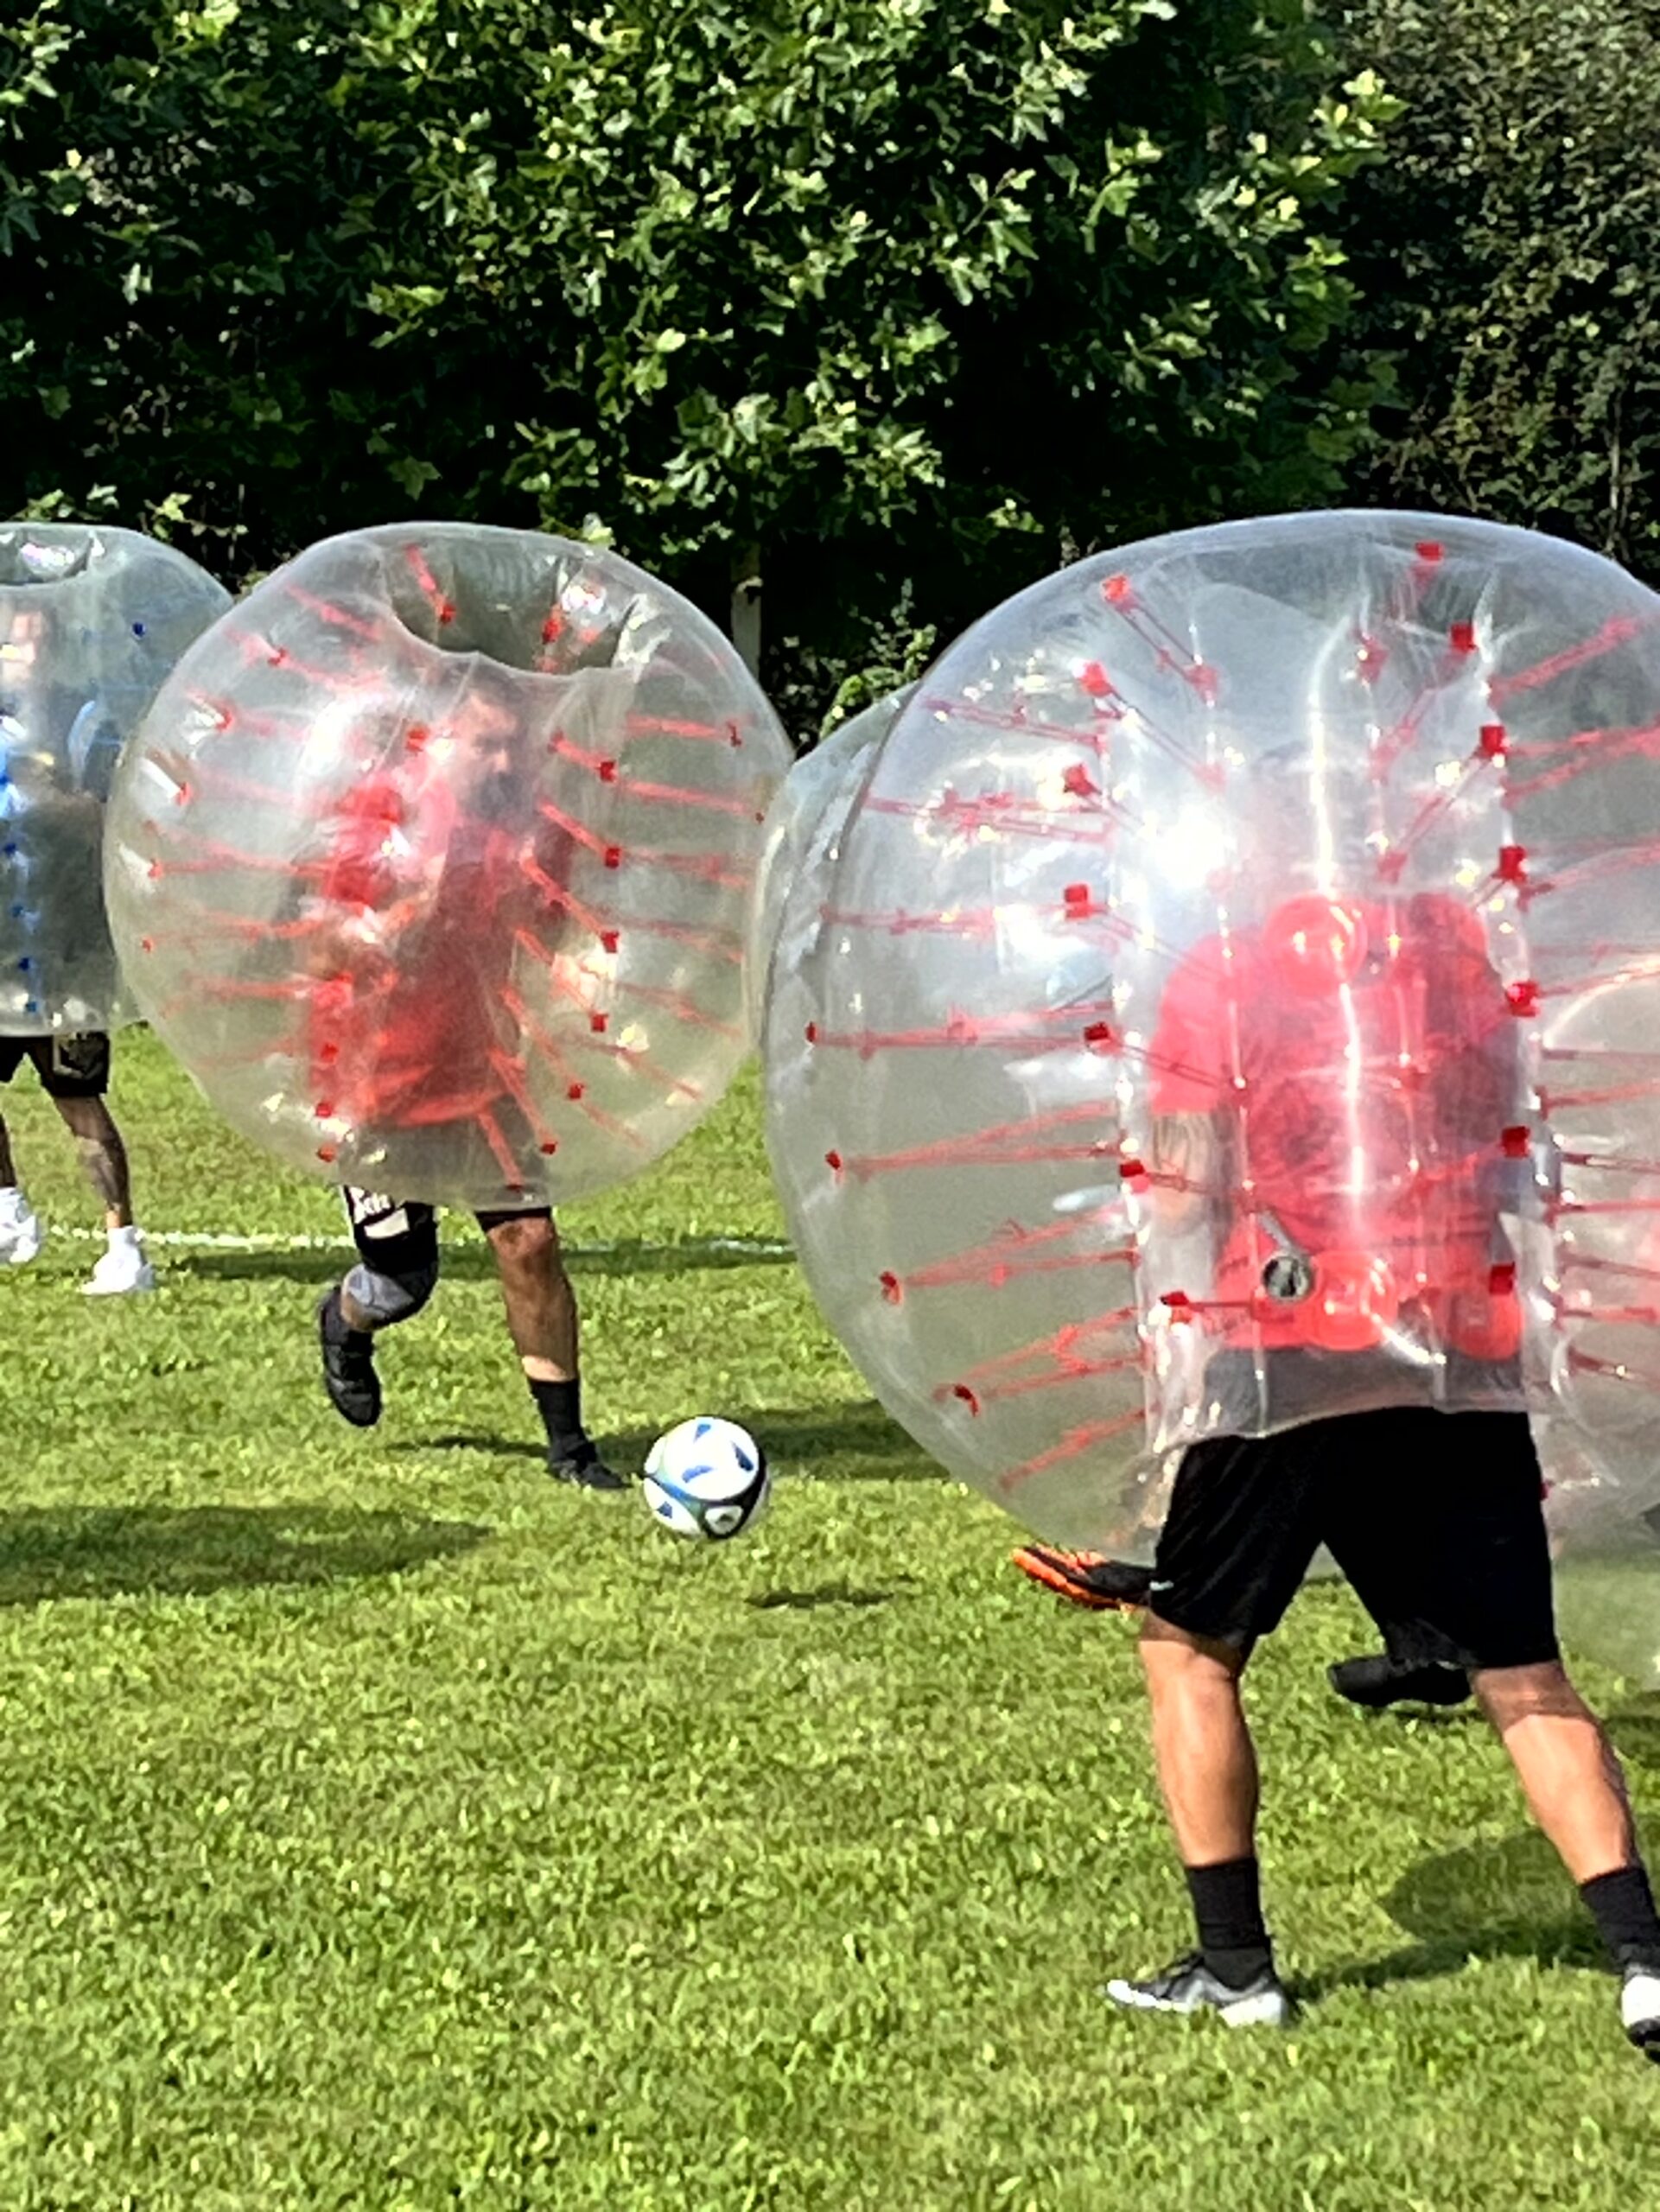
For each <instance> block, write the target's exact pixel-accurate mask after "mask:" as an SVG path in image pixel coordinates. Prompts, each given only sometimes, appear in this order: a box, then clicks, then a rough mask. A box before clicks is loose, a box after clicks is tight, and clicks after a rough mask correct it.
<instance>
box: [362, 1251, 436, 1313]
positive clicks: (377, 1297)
mask: <svg viewBox="0 0 1660 2212" xmlns="http://www.w3.org/2000/svg"><path fill="white" fill-rule="evenodd" d="M437 1282H438V1263H437V1262H436V1260H433V1261H430V1262H427V1263H426V1264H424V1265H423V1266H420V1267H413V1268H398V1270H397V1272H396V1273H392V1272H390V1271H388V1272H383V1271H382V1270H381V1269H380V1268H372V1267H370V1266H369V1265H368V1263H367V1262H366V1261H363V1260H359V1262H358V1263H357V1265H356V1267H354V1268H353V1269H352V1270H351V1272H350V1273H349V1274H347V1278H346V1281H345V1283H344V1285H343V1287H344V1289H345V1291H346V1294H347V1297H348V1298H350V1299H351V1300H353V1303H354V1304H355V1305H357V1306H360V1307H361V1308H362V1310H363V1312H364V1313H366V1314H367V1315H368V1317H369V1319H371V1320H372V1321H373V1322H375V1323H376V1324H377V1325H378V1326H379V1327H381V1328H383V1329H385V1328H391V1326H392V1325H393V1324H394V1323H395V1322H398V1321H407V1320H409V1319H411V1317H412V1316H413V1315H415V1314H417V1313H419V1312H420V1311H421V1308H422V1307H423V1306H424V1305H425V1304H426V1302H427V1300H428V1299H429V1298H430V1297H431V1295H432V1294H433V1292H434V1290H435V1289H436V1287H437Z"/></svg>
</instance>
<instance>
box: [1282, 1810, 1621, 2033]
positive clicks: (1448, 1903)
mask: <svg viewBox="0 0 1660 2212" xmlns="http://www.w3.org/2000/svg"><path fill="white" fill-rule="evenodd" d="M1383 1909H1384V1910H1385V1911H1386V1912H1387V1913H1388V1914H1389V1916H1390V1919H1391V1920H1393V1921H1394V1922H1395V1923H1396V1926H1397V1927H1398V1928H1401V1929H1403V1930H1404V1931H1405V1932H1406V1933H1407V1934H1408V1935H1409V1936H1415V1938H1416V1939H1417V1940H1416V1941H1415V1942H1413V1943H1410V1944H1406V1945H1403V1946H1402V1948H1400V1949H1399V1950H1396V1951H1390V1952H1389V1953H1387V1954H1386V1955H1384V1956H1383V1958H1379V1959H1364V1960H1357V1961H1354V1962H1353V1963H1352V1964H1351V1965H1345V1966H1340V1967H1331V1968H1328V1969H1327V1970H1326V1972H1325V1973H1323V1974H1311V1975H1310V1976H1309V1977H1308V1978H1307V1980H1301V1981H1300V1982H1299V1984H1298V1988H1299V1992H1300V1993H1301V1994H1302V1995H1304V1996H1306V1997H1307V1998H1309V1999H1320V1998H1322V1997H1326V1996H1329V1995H1331V1993H1332V1992H1333V1991H1334V1990H1339V1989H1379V1988H1382V1987H1383V1986H1385V1985H1386V1984H1387V1983H1390V1982H1396V1981H1428V1980H1436V1979H1438V1978H1439V1977H1440V1976H1441V1975H1443V1974H1456V1973H1457V1972H1458V1970H1459V1968H1460V1967H1462V1966H1464V1965H1466V1963H1467V1962H1468V1961H1470V1960H1472V1959H1536V1960H1537V1961H1539V1963H1540V1964H1541V1965H1542V1966H1572V1967H1606V1963H1607V1962H1606V1959H1605V1958H1604V1956H1603V1952H1602V1947H1601V1944H1600V1942H1599V1941H1598V1939H1597V1931H1596V1927H1595V1924H1594V1923H1593V1920H1592V1918H1591V1916H1590V1914H1589V1913H1587V1912H1586V1911H1585V1910H1583V1908H1582V1907H1580V1904H1578V1901H1577V1900H1576V1898H1575V1897H1574V1889H1573V1885H1572V1884H1571V1883H1570V1882H1569V1880H1568V1876H1567V1874H1566V1873H1565V1872H1563V1869H1562V1863H1561V1859H1558V1858H1557V1856H1556V1854H1555V1852H1554V1851H1553V1850H1552V1849H1551V1847H1550V1846H1549V1844H1548V1843H1547V1842H1546V1841H1545V1839H1544V1838H1543V1836H1542V1835H1541V1834H1539V1832H1538V1830H1537V1829H1536V1828H1524V1829H1523V1830H1522V1832H1521V1833H1520V1834H1517V1835H1513V1836H1508V1837H1506V1838H1505V1840H1504V1841H1503V1842H1502V1843H1482V1844H1473V1845H1471V1846H1470V1847H1468V1848H1467V1849H1465V1850H1462V1851H1452V1852H1448V1853H1445V1854H1444V1855H1443V1856H1442V1857H1441V1858H1437V1859H1425V1860H1424V1861H1423V1862H1422V1863H1421V1865H1419V1866H1415V1867H1414V1868H1413V1869H1412V1871H1411V1872H1410V1873H1409V1874H1407V1875H1405V1876H1404V1877H1403V1878H1402V1880H1401V1881H1399V1882H1397V1883H1396V1885H1395V1887H1394V1889H1393V1890H1391V1891H1390V1894H1389V1895H1388V1897H1385V1898H1384V1900H1383Z"/></svg>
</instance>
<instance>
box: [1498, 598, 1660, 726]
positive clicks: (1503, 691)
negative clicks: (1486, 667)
mask: <svg viewBox="0 0 1660 2212" xmlns="http://www.w3.org/2000/svg"><path fill="white" fill-rule="evenodd" d="M1654 627H1655V618H1654V617H1653V616H1650V617H1648V618H1647V619H1646V620H1645V619H1644V617H1642V616H1641V615H1637V614H1616V615H1613V616H1612V617H1611V618H1610V619H1609V620H1607V621H1606V622H1605V623H1604V624H1603V626H1602V627H1601V629H1600V630H1599V631H1598V632H1597V633H1596V635H1595V636H1594V637H1592V638H1587V639H1585V640H1584V642H1583V643H1582V644H1580V645H1569V646H1568V647H1566V648H1565V649H1564V650H1563V651H1562V652H1559V653H1552V654H1551V655H1550V656H1549V658H1548V659H1545V660H1542V661H1536V662H1535V664H1534V665H1533V666H1532V667H1531V668H1525V669H1522V670H1520V671H1517V674H1515V675H1514V676H1504V677H1498V679H1497V680H1496V681H1495V682H1494V683H1493V685H1492V687H1491V692H1492V702H1493V704H1494V705H1495V706H1496V707H1498V706H1502V705H1503V704H1504V702H1505V701H1506V700H1509V699H1515V698H1518V697H1520V696H1521V695H1522V694H1523V692H1527V691H1537V690H1540V689H1542V687H1543V686H1544V685H1546V684H1548V683H1555V680H1556V678H1557V677H1559V676H1566V675H1567V674H1568V672H1569V671H1571V670H1573V669H1576V668H1583V667H1585V666H1586V665H1587V663H1588V662H1591V661H1594V660H1600V659H1601V658H1602V656H1603V655H1604V654H1605V653H1610V652H1614V651H1616V650H1617V649H1618V648H1619V646H1621V645H1629V644H1630V643H1631V639H1633V638H1637V637H1640V636H1641V635H1642V633H1643V632H1644V630H1651V629H1653V628H1654Z"/></svg>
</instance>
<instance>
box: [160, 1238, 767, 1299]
mask: <svg viewBox="0 0 1660 2212" xmlns="http://www.w3.org/2000/svg"><path fill="white" fill-rule="evenodd" d="M566 1251H567V1254H568V1255H569V1261H570V1271H571V1273H572V1274H574V1275H578V1276H582V1275H588V1276H595V1275H678V1274H693V1273H702V1272H703V1271H705V1270H708V1269H710V1268H715V1269H721V1268H781V1267H785V1266H789V1265H791V1264H792V1262H793V1255H792V1254H791V1253H789V1252H784V1251H775V1250H773V1249H770V1248H767V1249H760V1250H757V1249H754V1248H753V1247H749V1246H741V1247H740V1248H739V1249H736V1250H731V1249H728V1248H727V1247H726V1246H724V1245H722V1244H719V1243H714V1242H712V1241H702V1240H699V1239H698V1238H696V1237H688V1238H687V1239H686V1240H685V1242H684V1243H649V1242H647V1240H646V1239H645V1238H644V1237H627V1238H625V1239H623V1240H621V1241H620V1242H619V1243H615V1244H607V1245H606V1246H605V1247H604V1248H603V1249H600V1250H596V1251H588V1250H584V1249H583V1247H582V1240H581V1238H580V1237H576V1238H573V1239H572V1240H571V1242H570V1243H569V1244H568V1245H567V1247H566ZM353 1256H354V1255H353V1250H352V1248H351V1246H350V1245H349V1244H346V1243H341V1244H340V1245H331V1246H328V1248H327V1249H321V1250H318V1251H306V1250H302V1251H297V1252H193V1251H188V1250H180V1251H177V1252H174V1253H169V1254H167V1255H165V1259H166V1266H167V1271H168V1274H169V1276H173V1275H192V1276H195V1277H198V1278H200V1279H201V1280H204V1281H217V1282H296V1283H315V1284H317V1285H318V1286H319V1287H321V1286H322V1285H323V1284H324V1283H330V1282H337V1281H339V1280H340V1276H341V1275H342V1274H345V1272H346V1270H347V1268H349V1267H350V1266H351V1265H352V1262H353ZM442 1272H443V1274H444V1276H445V1277H446V1278H447V1279H448V1281H451V1282H493V1281H495V1274H496V1267H495V1262H494V1260H493V1257H492V1255H491V1253H490V1249H489V1247H488V1246H487V1245H486V1244H481V1243H473V1242H470V1241H469V1242H468V1243H465V1244H449V1243H446V1244H445V1246H444V1248H443V1269H442Z"/></svg>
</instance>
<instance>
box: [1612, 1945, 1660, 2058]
mask: <svg viewBox="0 0 1660 2212" xmlns="http://www.w3.org/2000/svg"><path fill="white" fill-rule="evenodd" d="M1619 2022H1620V2025H1621V2026H1622V2027H1623V2028H1624V2029H1625V2032H1626V2034H1627V2035H1628V2036H1629V2037H1631V2041H1632V2042H1633V2043H1634V2044H1636V2045H1637V2047H1638V2050H1640V2051H1641V2052H1642V2054H1643V2056H1644V2058H1651V2059H1653V2060H1654V2062H1655V2063H1656V2064H1657V2065H1660V1974H1656V1973H1655V1972H1654V1971H1653V1969H1652V1968H1651V1967H1626V1969H1625V1981H1624V1983H1623V1984H1622V1986H1621V1988H1620V1992H1619Z"/></svg>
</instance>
